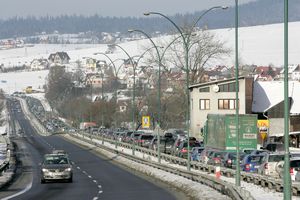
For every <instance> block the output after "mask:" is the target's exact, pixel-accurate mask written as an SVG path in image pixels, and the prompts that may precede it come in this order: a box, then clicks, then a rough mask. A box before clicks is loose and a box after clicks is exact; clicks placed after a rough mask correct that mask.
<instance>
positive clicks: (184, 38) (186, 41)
mask: <svg viewBox="0 0 300 200" xmlns="http://www.w3.org/2000/svg"><path fill="white" fill-rule="evenodd" d="M220 8H221V9H227V7H223V6H214V7H212V8H210V9H208V10H207V11H205V12H204V13H203V14H202V15H200V16H199V17H198V19H197V20H196V21H195V22H194V24H193V26H192V27H191V30H190V31H189V33H188V34H184V33H183V31H182V29H180V28H179V26H178V25H177V24H176V23H175V22H174V21H172V20H171V19H170V18H169V17H167V16H166V15H164V14H162V13H159V12H146V13H144V15H145V16H149V15H160V16H161V17H163V18H165V19H167V20H168V21H169V22H170V23H171V24H173V26H174V27H175V28H176V29H177V31H178V32H179V33H180V35H181V37H182V41H183V46H184V52H185V56H184V60H185V70H186V96H187V111H186V129H187V143H188V146H187V148H188V155H187V156H188V162H187V169H188V170H191V165H190V159H191V158H190V131H189V129H190V94H189V60H188V54H189V43H190V37H191V34H192V32H193V29H194V27H195V26H196V25H197V23H198V22H199V21H200V20H201V19H202V17H203V16H204V15H205V14H207V13H208V12H209V11H211V10H213V9H220Z"/></svg>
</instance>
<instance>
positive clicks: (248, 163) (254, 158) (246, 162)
mask: <svg viewBox="0 0 300 200" xmlns="http://www.w3.org/2000/svg"><path fill="white" fill-rule="evenodd" d="M263 158H264V155H263V154H257V155H251V154H249V155H246V156H245V157H244V159H243V160H242V163H241V170H242V171H245V172H257V171H258V168H259V166H260V165H261V164H262V161H263Z"/></svg>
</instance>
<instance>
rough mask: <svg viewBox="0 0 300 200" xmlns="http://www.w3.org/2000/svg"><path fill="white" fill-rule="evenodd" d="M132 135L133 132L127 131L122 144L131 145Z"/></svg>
mask: <svg viewBox="0 0 300 200" xmlns="http://www.w3.org/2000/svg"><path fill="white" fill-rule="evenodd" d="M132 133H133V131H129V130H126V131H125V134H124V137H123V140H122V142H127V143H130V139H131V134H132Z"/></svg>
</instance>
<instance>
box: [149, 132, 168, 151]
mask: <svg viewBox="0 0 300 200" xmlns="http://www.w3.org/2000/svg"><path fill="white" fill-rule="evenodd" d="M164 147H165V138H164V137H163V136H160V151H161V152H163V153H165V149H164ZM149 148H150V149H152V150H153V151H157V136H156V135H155V136H154V137H153V138H152V140H151V141H150V144H149Z"/></svg>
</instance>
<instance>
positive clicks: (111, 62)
mask: <svg viewBox="0 0 300 200" xmlns="http://www.w3.org/2000/svg"><path fill="white" fill-rule="evenodd" d="M99 54H100V55H103V56H105V57H106V58H107V59H108V60H109V62H110V65H112V66H113V69H114V73H115V76H116V79H117V80H118V73H119V70H120V68H121V65H120V67H119V68H117V67H116V65H115V61H117V60H123V59H116V60H114V61H113V60H112V59H111V58H110V57H109V56H108V55H107V54H105V53H101V52H98V53H94V55H99ZM117 89H118V88H116V90H115V98H116V100H115V105H117V102H118V98H117V95H118V91H117ZM117 121H118V120H117V117H116V125H117Z"/></svg>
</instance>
